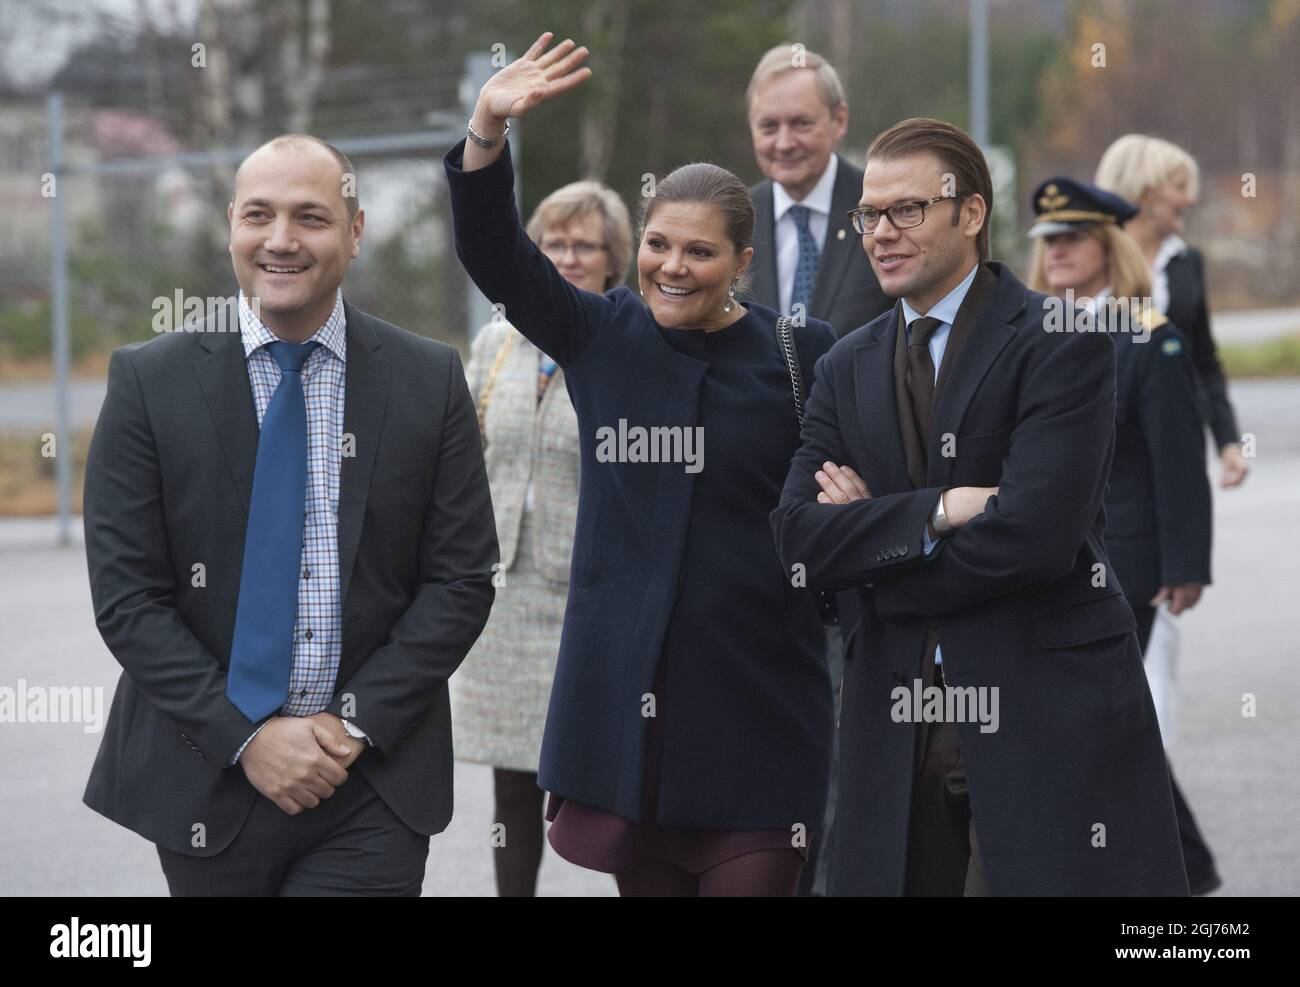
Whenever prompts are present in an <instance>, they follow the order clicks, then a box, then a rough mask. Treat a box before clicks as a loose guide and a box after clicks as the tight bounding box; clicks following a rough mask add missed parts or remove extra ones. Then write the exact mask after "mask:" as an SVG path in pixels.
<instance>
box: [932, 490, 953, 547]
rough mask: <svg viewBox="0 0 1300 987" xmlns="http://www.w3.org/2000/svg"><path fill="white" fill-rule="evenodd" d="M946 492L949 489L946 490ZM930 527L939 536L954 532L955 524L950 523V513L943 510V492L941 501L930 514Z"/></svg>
mask: <svg viewBox="0 0 1300 987" xmlns="http://www.w3.org/2000/svg"><path fill="white" fill-rule="evenodd" d="M944 493H947V491H946V490H945V491H944ZM930 527H932V528H933V529H934V533H935V535H936V537H939V538H942V537H943V536H944V535H950V534H952V533H953V530H954V529H953V526H952V525H951V524H949V523H948V515H946V514H945V513H944V512H943V494H940V495H939V502H938V503H937V504H935V505H934V513H933V514H931V515H930Z"/></svg>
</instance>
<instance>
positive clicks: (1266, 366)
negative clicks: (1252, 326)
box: [1219, 333, 1300, 378]
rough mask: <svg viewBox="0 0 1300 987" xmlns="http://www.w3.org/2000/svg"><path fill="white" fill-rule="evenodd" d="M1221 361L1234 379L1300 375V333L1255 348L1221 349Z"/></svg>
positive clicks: (1227, 372)
mask: <svg viewBox="0 0 1300 987" xmlns="http://www.w3.org/2000/svg"><path fill="white" fill-rule="evenodd" d="M1219 359H1220V360H1222V361H1223V370H1224V372H1225V373H1226V374H1227V375H1228V376H1229V377H1231V378H1238V377H1293V376H1300V333H1293V334H1292V335H1290V336H1283V337H1282V338H1280V339H1271V340H1269V341H1268V342H1267V343H1256V344H1255V345H1254V346H1220V347H1219Z"/></svg>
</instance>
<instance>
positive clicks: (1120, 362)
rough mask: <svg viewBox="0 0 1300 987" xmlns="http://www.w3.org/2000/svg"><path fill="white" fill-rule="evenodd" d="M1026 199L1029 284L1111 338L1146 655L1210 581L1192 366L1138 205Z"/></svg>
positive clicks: (1122, 479) (1067, 187)
mask: <svg viewBox="0 0 1300 987" xmlns="http://www.w3.org/2000/svg"><path fill="white" fill-rule="evenodd" d="M1033 205H1034V211H1035V214H1036V215H1037V221H1036V222H1035V224H1034V226H1033V228H1032V229H1030V231H1029V235H1030V236H1031V237H1033V238H1034V253H1033V260H1032V263H1031V271H1030V278H1029V284H1030V287H1032V288H1034V289H1035V290H1037V291H1044V292H1047V293H1048V294H1052V295H1057V296H1062V297H1066V298H1072V299H1073V300H1074V302H1075V304H1077V305H1078V306H1079V309H1078V310H1076V311H1075V312H1074V313H1072V314H1070V315H1069V316H1068V317H1069V318H1073V319H1074V320H1075V323H1074V324H1073V325H1071V326H1069V327H1067V329H1066V331H1069V330H1071V329H1073V330H1075V331H1102V332H1109V333H1110V334H1111V338H1112V339H1113V340H1114V342H1115V374H1116V420H1115V455H1114V459H1113V460H1112V463H1111V473H1110V485H1109V487H1108V490H1107V496H1106V551H1107V553H1108V554H1109V556H1110V560H1111V565H1112V566H1114V569H1115V572H1114V575H1115V577H1116V579H1117V580H1118V582H1119V585H1120V587H1121V588H1122V589H1123V591H1124V594H1125V597H1126V598H1127V600H1128V602H1129V605H1130V606H1131V607H1132V608H1133V613H1134V615H1135V616H1136V618H1137V624H1138V642H1139V644H1140V645H1141V647H1142V650H1143V652H1144V653H1145V651H1146V645H1147V640H1148V638H1149V637H1150V634H1151V626H1152V623H1153V622H1154V620H1155V615H1156V607H1158V606H1160V605H1161V604H1167V605H1168V608H1169V612H1170V613H1171V614H1173V615H1175V616H1176V615H1177V614H1179V613H1181V612H1182V611H1184V610H1187V609H1189V608H1191V607H1193V606H1195V605H1196V603H1197V601H1198V600H1199V599H1200V596H1201V591H1202V589H1203V588H1204V587H1205V586H1206V585H1208V584H1209V582H1210V523H1211V522H1210V506H1211V505H1210V487H1209V481H1208V479H1207V477H1206V473H1205V440H1204V437H1203V433H1202V425H1201V419H1200V416H1199V414H1198V413H1197V405H1196V377H1195V371H1194V370H1193V368H1192V363H1191V360H1190V359H1189V354H1188V348H1187V344H1186V341H1185V339H1184V337H1183V336H1182V334H1181V333H1180V332H1179V331H1178V329H1177V328H1176V327H1175V326H1174V325H1173V323H1172V322H1170V321H1169V320H1168V319H1167V318H1165V316H1163V315H1162V314H1160V313H1159V312H1158V311H1156V310H1155V309H1154V307H1153V306H1152V305H1151V304H1150V297H1151V271H1150V268H1149V267H1148V266H1147V263H1146V260H1145V259H1144V258H1143V256H1142V254H1141V251H1140V250H1139V249H1138V247H1137V244H1136V243H1134V241H1133V239H1132V238H1131V237H1130V236H1129V235H1128V234H1127V233H1125V232H1124V230H1123V229H1122V228H1121V227H1122V226H1123V225H1124V223H1125V222H1126V221H1128V220H1129V219H1131V218H1132V217H1133V216H1134V215H1135V214H1136V213H1137V207H1136V206H1134V205H1132V204H1131V203H1129V202H1127V201H1126V200H1124V199H1121V198H1120V197H1119V196H1117V195H1113V194H1111V193H1109V192H1106V191H1104V190H1102V189H1100V188H1097V187H1096V186H1093V185H1088V184H1086V183H1083V182H1077V181H1075V180H1073V179H1071V178H1068V177H1056V178H1049V179H1048V180H1047V181H1045V182H1043V183H1042V184H1041V185H1040V186H1039V187H1038V189H1037V191H1035V193H1034V199H1033ZM1067 293H1068V294H1067ZM1169 777H1170V781H1171V782H1172V783H1173V796H1174V809H1175V812H1176V813H1177V816H1178V829H1179V835H1180V837H1181V841H1182V846H1183V862H1184V864H1185V866H1186V868H1187V877H1188V884H1189V886H1190V889H1191V891H1192V893H1193V894H1205V893H1206V892H1208V891H1210V890H1213V889H1214V888H1215V887H1217V886H1218V885H1219V877H1218V874H1217V873H1216V871H1215V867H1214V858H1213V857H1212V856H1211V854H1210V850H1209V848H1208V847H1207V846H1206V844H1205V840H1204V838H1203V837H1202V836H1201V833H1200V831H1199V829H1198V828H1197V826H1196V820H1195V818H1194V817H1193V816H1192V813H1191V810H1190V809H1189V808H1188V806H1187V802H1186V800H1185V799H1184V798H1183V795H1182V792H1181V791H1180V790H1179V788H1178V783H1177V781H1175V780H1174V777H1173V772H1172V769H1171V771H1170V776H1169Z"/></svg>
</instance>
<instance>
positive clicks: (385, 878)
mask: <svg viewBox="0 0 1300 987" xmlns="http://www.w3.org/2000/svg"><path fill="white" fill-rule="evenodd" d="M369 754H370V752H369V751H365V752H363V753H362V754H361V757H362V758H364V757H367V756H369ZM358 760H360V758H359V759H358ZM234 770H238V769H234ZM157 849H158V857H159V859H160V860H161V861H162V868H163V873H164V875H166V877H167V886H168V888H169V889H170V890H171V893H172V895H173V896H174V897H192V896H198V897H206V896H238V897H243V896H272V897H274V896H279V897H309V896H322V897H337V896H354V895H395V896H407V897H418V896H419V894H420V888H421V886H422V884H423V883H424V867H425V861H426V860H427V858H428V854H429V837H427V836H424V835H422V834H420V833H417V832H415V830H413V829H411V828H410V827H408V826H407V825H406V824H405V823H404V822H402V821H401V819H399V818H398V817H397V816H396V815H395V814H394V813H393V810H392V809H390V808H388V806H387V805H386V804H385V803H384V800H383V799H382V798H380V797H379V794H378V793H377V792H376V791H375V790H374V788H372V787H371V785H370V783H369V782H368V781H366V777H365V775H364V774H362V773H361V772H360V771H359V770H357V765H356V764H355V763H354V764H353V765H352V767H351V768H349V769H348V780H347V781H345V782H344V783H343V784H342V785H341V786H340V787H339V788H337V789H335V791H334V794H333V795H332V796H331V797H330V798H327V799H321V802H320V805H318V806H317V807H316V808H314V809H305V810H304V811H302V812H300V813H298V815H296V816H291V815H288V814H287V813H285V812H283V811H282V810H281V809H280V808H279V806H277V805H276V804H275V803H274V802H272V801H271V800H270V799H268V798H266V797H264V796H262V795H260V794H259V795H258V796H257V799H256V801H255V802H254V803H253V808H252V809H251V810H250V811H249V813H248V818H247V819H246V820H245V821H244V826H243V828H242V829H241V830H240V831H239V833H238V835H237V836H236V837H235V839H234V840H233V842H231V844H230V846H228V847H226V849H224V850H222V851H221V852H220V853H218V854H217V855H216V856H213V857H191V856H188V855H186V854H182V853H177V852H175V851H174V850H168V849H167V848H165V847H161V846H159V847H158V848H157Z"/></svg>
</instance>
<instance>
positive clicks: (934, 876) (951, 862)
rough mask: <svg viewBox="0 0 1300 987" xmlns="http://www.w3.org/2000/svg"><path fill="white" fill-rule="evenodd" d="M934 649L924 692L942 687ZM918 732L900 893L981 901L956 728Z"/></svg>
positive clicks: (982, 884) (983, 888)
mask: <svg viewBox="0 0 1300 987" xmlns="http://www.w3.org/2000/svg"><path fill="white" fill-rule="evenodd" d="M934 650H935V649H934V644H933V642H931V643H930V644H929V646H928V647H927V648H926V653H925V658H924V659H923V661H922V670H921V675H922V688H923V689H928V688H929V687H930V686H932V685H938V686H940V687H943V685H944V682H943V672H942V666H936V665H935V664H934ZM916 733H917V740H916V760H917V764H918V769H917V772H916V776H915V780H914V781H913V782H912V812H911V816H910V818H909V821H908V830H907V877H906V881H905V884H904V890H903V893H904V894H906V895H908V896H929V897H940V896H942V897H962V896H965V897H967V898H977V897H984V896H986V895H987V894H988V886H987V883H986V881H985V876H984V864H983V861H982V860H981V859H980V853H979V842H978V840H977V839H976V836H975V820H974V819H973V818H972V816H971V811H970V788H969V786H968V784H967V780H966V765H965V763H964V762H963V761H962V756H961V748H960V747H959V746H958V743H957V725H956V724H955V723H949V722H947V721H942V722H938V723H927V722H921V723H920V724H918V725H917V731H916Z"/></svg>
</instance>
